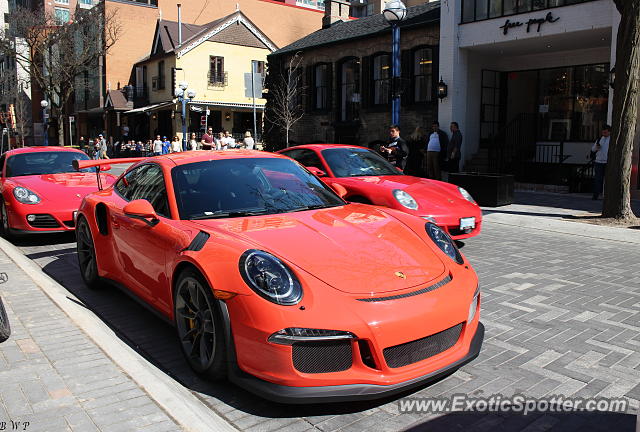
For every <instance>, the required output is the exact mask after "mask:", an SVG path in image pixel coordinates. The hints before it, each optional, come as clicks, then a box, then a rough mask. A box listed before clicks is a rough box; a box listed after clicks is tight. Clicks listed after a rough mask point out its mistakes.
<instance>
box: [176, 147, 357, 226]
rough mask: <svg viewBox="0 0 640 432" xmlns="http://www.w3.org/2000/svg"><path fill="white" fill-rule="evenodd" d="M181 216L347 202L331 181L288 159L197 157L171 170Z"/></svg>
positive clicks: (281, 210) (260, 211)
mask: <svg viewBox="0 0 640 432" xmlns="http://www.w3.org/2000/svg"><path fill="white" fill-rule="evenodd" d="M171 176H172V178H173V187H174V190H175V195H176V201H177V203H178V209H179V211H180V218H181V219H214V218H224V217H241V216H253V215H260V214H274V213H286V212H293V211H302V210H310V209H316V208H324V207H335V206H341V205H344V204H345V202H344V201H343V200H342V199H341V198H340V197H338V196H337V195H336V194H335V193H334V192H333V191H332V190H331V189H329V187H327V186H326V185H325V184H324V183H322V182H321V181H320V180H318V179H317V178H316V177H314V176H312V175H311V174H309V173H308V172H307V171H306V170H304V169H303V168H301V167H300V166H299V165H298V164H297V163H295V162H294V161H292V160H288V159H275V158H246V159H245V158H240V159H225V160H213V161H211V160H210V161H202V162H194V163H190V164H185V165H179V166H177V167H175V168H173V169H172V170H171Z"/></svg>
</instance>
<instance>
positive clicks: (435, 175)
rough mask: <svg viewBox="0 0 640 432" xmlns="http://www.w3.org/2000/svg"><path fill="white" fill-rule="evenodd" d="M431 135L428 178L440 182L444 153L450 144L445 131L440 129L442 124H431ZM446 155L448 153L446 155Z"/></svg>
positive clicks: (428, 149)
mask: <svg viewBox="0 0 640 432" xmlns="http://www.w3.org/2000/svg"><path fill="white" fill-rule="evenodd" d="M431 131H432V132H431V135H429V142H428V143H427V177H428V178H430V179H433V180H440V178H441V175H440V164H441V162H443V160H442V159H443V157H442V156H441V155H442V151H443V149H445V152H446V148H447V145H448V144H449V138H448V137H447V134H446V133H445V131H443V130H442V129H440V123H438V122H437V121H434V122H433V123H432V124H431ZM445 154H446V153H445Z"/></svg>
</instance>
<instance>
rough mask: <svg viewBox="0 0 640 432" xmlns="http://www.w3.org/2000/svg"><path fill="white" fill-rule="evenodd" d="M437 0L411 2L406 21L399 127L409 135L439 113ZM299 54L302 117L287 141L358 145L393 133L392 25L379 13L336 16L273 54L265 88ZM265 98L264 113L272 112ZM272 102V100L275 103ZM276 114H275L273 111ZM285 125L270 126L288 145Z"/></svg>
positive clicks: (277, 141)
mask: <svg viewBox="0 0 640 432" xmlns="http://www.w3.org/2000/svg"><path fill="white" fill-rule="evenodd" d="M438 40H439V7H438V3H435V4H434V3H431V4H423V5H419V6H415V7H411V8H409V9H408V16H407V19H406V20H405V21H404V22H403V24H402V25H401V42H400V46H401V65H402V66H401V69H402V72H401V74H402V87H403V93H402V97H401V112H400V127H401V130H402V135H403V136H404V137H405V138H408V137H409V136H410V135H411V134H412V133H413V132H414V130H415V128H416V127H418V126H420V127H422V128H424V129H425V131H428V130H429V128H430V125H431V123H432V122H433V121H434V120H436V119H437V109H438V106H437V104H438V103H437V97H436V87H437V82H438V79H439V77H438V76H437V71H438ZM296 54H298V55H299V56H300V57H301V66H302V67H301V68H300V69H299V71H298V72H297V73H299V74H301V76H300V77H299V87H300V90H301V91H300V95H299V97H298V100H299V104H300V109H301V110H303V111H304V113H303V115H302V117H301V119H300V120H299V121H298V122H296V123H295V124H294V126H293V128H292V130H291V131H290V135H289V139H290V142H289V145H293V144H303V143H339V144H357V145H362V146H369V147H373V146H375V145H376V144H379V143H380V142H381V141H386V140H387V139H388V128H389V125H390V123H391V79H390V77H391V30H390V27H389V25H388V24H387V23H386V21H385V20H384V18H383V17H382V15H380V14H378V15H373V16H369V17H364V18H359V19H357V20H349V19H348V18H347V19H344V20H338V21H337V22H334V23H333V24H331V25H330V26H327V27H326V28H324V29H322V30H319V31H317V32H315V33H312V34H311V35H309V36H308V37H305V38H303V39H301V40H299V41H297V42H295V43H293V44H291V45H288V46H286V47H284V48H282V49H280V50H277V51H276V52H274V53H273V54H271V55H270V56H269V57H268V69H269V77H268V78H267V83H266V87H267V89H268V91H270V92H271V88H270V87H269V86H270V85H271V86H274V85H278V84H277V81H278V79H277V77H278V76H279V75H280V74H283V73H286V72H284V71H283V69H286V68H285V67H284V65H286V64H288V62H289V60H290V59H291V57H292V56H294V55H296ZM270 103H271V104H273V100H270V99H269V96H268V97H267V107H266V110H267V114H266V117H267V119H269V117H270V113H269V110H270ZM272 106H273V105H272ZM271 119H273V113H271ZM281 129H282V128H279V127H277V126H275V125H274V124H267V125H266V126H265V139H266V140H267V141H268V142H267V145H268V147H270V148H280V147H283V146H284V145H285V143H284V141H283V138H282V133H281V132H282V131H281Z"/></svg>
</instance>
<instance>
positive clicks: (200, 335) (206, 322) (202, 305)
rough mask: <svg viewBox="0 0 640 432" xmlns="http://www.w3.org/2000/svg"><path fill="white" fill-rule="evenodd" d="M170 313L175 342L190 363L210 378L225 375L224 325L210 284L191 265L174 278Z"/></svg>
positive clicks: (221, 377) (218, 378)
mask: <svg viewBox="0 0 640 432" xmlns="http://www.w3.org/2000/svg"><path fill="white" fill-rule="evenodd" d="M173 314H174V321H175V327H176V333H177V336H178V342H179V343H180V348H181V350H182V354H183V355H184V357H185V359H186V360H187V362H188V363H189V366H191V368H192V369H193V370H194V371H195V372H196V373H198V374H201V375H204V376H205V377H206V378H207V379H210V380H220V379H223V378H225V376H226V373H227V370H226V362H225V358H226V347H225V337H224V326H223V325H222V319H221V314H220V309H219V306H218V303H217V300H216V299H215V298H214V297H213V293H212V292H211V287H209V284H207V282H206V281H205V279H204V278H203V277H202V275H201V274H200V273H199V272H197V271H196V270H194V269H186V270H184V271H183V272H182V273H180V276H179V277H178V280H177V282H176V288H175V291H174V295H173Z"/></svg>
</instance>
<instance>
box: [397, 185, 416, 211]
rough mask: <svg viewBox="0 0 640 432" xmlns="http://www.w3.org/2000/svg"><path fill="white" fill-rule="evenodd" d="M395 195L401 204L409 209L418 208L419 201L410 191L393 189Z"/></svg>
mask: <svg viewBox="0 0 640 432" xmlns="http://www.w3.org/2000/svg"><path fill="white" fill-rule="evenodd" d="M393 197H394V198H395V199H396V201H398V202H399V203H400V205H401V206H403V207H406V208H408V209H409V210H418V202H417V201H416V200H415V199H414V198H413V197H412V196H411V195H409V193H408V192H405V191H403V190H400V189H396V190H394V191H393Z"/></svg>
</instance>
